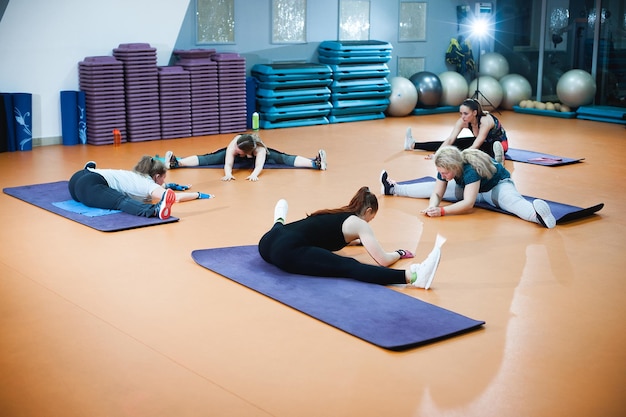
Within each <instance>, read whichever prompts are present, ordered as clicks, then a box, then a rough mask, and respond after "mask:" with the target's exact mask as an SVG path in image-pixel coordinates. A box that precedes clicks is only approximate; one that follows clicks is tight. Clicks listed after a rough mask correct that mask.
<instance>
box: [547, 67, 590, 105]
mask: <svg viewBox="0 0 626 417" xmlns="http://www.w3.org/2000/svg"><path fill="white" fill-rule="evenodd" d="M556 95H557V97H558V98H559V100H560V101H561V103H563V104H565V105H568V106H570V107H580V106H584V105H586V104H591V103H593V98H594V96H595V95H596V82H595V80H594V79H593V77H592V76H591V74H589V73H588V72H586V71H583V70H580V69H573V70H569V71H567V72H566V73H565V74H563V75H562V76H561V78H559V81H558V82H557V84H556Z"/></svg>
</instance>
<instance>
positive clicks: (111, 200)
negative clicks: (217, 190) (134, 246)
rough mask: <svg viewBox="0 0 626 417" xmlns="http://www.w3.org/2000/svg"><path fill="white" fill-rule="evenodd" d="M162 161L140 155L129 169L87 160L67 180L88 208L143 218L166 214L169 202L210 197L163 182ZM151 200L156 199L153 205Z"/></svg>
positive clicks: (165, 172) (165, 215)
mask: <svg viewBox="0 0 626 417" xmlns="http://www.w3.org/2000/svg"><path fill="white" fill-rule="evenodd" d="M166 175H167V169H166V167H165V164H164V163H163V162H161V161H159V160H157V159H154V158H152V157H150V156H144V157H142V158H141V160H140V161H139V162H138V163H137V165H135V168H133V170H132V171H128V170H122V169H98V168H96V163H95V162H93V161H90V162H88V163H87V164H86V165H85V168H84V169H82V170H80V171H78V172H76V173H75V174H74V175H73V176H72V178H70V181H69V185H68V188H69V191H70V195H71V196H72V198H73V199H74V200H76V201H78V202H80V203H83V204H84V205H86V206H88V207H97V208H102V209H108V210H121V211H123V212H125V213H128V214H133V215H135V216H143V217H157V216H158V217H159V218H161V219H167V218H168V217H170V213H171V208H172V205H173V204H174V203H175V202H177V201H188V200H195V199H198V198H210V197H212V196H211V195H210V194H203V193H175V192H174V191H173V190H174V189H175V190H186V189H188V188H189V187H187V186H182V185H178V184H174V183H165V176H166ZM153 200H157V201H158V200H160V201H159V203H157V204H153V203H152V201H153Z"/></svg>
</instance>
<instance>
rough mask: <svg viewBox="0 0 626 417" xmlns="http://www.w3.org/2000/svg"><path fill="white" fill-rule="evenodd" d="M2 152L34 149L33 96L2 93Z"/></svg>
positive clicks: (0, 127) (0, 128) (0, 117)
mask: <svg viewBox="0 0 626 417" xmlns="http://www.w3.org/2000/svg"><path fill="white" fill-rule="evenodd" d="M1 95H2V100H1V104H0V119H2V120H1V121H0V151H2V152H15V151H30V150H32V149H33V117H32V116H33V95H32V94H30V93H1Z"/></svg>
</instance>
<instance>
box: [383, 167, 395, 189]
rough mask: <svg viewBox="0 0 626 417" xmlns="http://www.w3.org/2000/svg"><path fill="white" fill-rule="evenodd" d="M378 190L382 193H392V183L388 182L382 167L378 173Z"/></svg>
mask: <svg viewBox="0 0 626 417" xmlns="http://www.w3.org/2000/svg"><path fill="white" fill-rule="evenodd" d="M380 184H381V187H380V192H381V193H382V194H384V195H393V188H394V185H393V184H392V183H391V182H389V175H388V174H387V171H385V170H384V169H383V170H382V172H381V173H380Z"/></svg>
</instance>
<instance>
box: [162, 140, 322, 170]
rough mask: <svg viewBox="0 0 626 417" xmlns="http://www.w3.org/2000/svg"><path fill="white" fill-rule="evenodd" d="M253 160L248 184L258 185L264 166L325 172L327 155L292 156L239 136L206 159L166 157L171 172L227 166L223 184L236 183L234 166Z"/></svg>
mask: <svg viewBox="0 0 626 417" xmlns="http://www.w3.org/2000/svg"><path fill="white" fill-rule="evenodd" d="M250 159H253V160H254V170H253V171H252V173H251V174H250V175H248V177H247V178H246V179H247V180H248V181H258V180H259V175H261V171H263V166H264V165H265V162H269V163H273V164H278V165H286V166H290V167H296V168H312V169H319V170H322V171H325V170H326V152H324V150H323V149H320V150H319V152H318V153H317V156H316V157H315V158H306V157H304V156H298V155H289V154H286V153H284V152H280V151H277V150H276V149H272V148H268V147H267V146H266V145H265V143H263V141H262V140H261V138H259V137H258V136H257V135H250V134H243V135H237V136H235V137H234V138H233V140H231V141H230V143H229V144H228V146H227V147H226V148H222V149H218V150H217V151H215V152H212V153H207V154H204V155H192V156H187V157H185V158H177V157H176V156H174V153H173V152H172V151H167V152H166V154H165V163H166V164H168V166H169V168H181V167H197V166H208V165H221V164H224V176H223V177H222V181H230V180H234V179H235V177H234V176H233V166H234V164H235V162H249V161H250Z"/></svg>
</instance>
